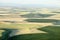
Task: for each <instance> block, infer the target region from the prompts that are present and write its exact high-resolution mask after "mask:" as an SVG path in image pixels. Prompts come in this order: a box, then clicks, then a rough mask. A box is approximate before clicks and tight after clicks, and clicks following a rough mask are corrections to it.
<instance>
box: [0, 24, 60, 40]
mask: <svg viewBox="0 0 60 40" xmlns="http://www.w3.org/2000/svg"><path fill="white" fill-rule="evenodd" d="M31 26H39V25H33V24H31V25H30V24H0V29H20V28H17V27H31ZM38 30H41V31H45V32H47V33H37V34H25V35H18V36H14V37H11V38H9V39H8V40H60V26H46V27H43V28H38ZM1 32H2V31H1ZM1 32H0V35H1Z"/></svg>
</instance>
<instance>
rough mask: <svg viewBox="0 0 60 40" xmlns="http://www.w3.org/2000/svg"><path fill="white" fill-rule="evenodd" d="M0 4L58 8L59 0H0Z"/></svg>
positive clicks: (59, 5) (59, 6)
mask: <svg viewBox="0 0 60 40" xmlns="http://www.w3.org/2000/svg"><path fill="white" fill-rule="evenodd" d="M0 6H14V7H49V8H50V7H52V8H54V7H55V8H60V0H0Z"/></svg>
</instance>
